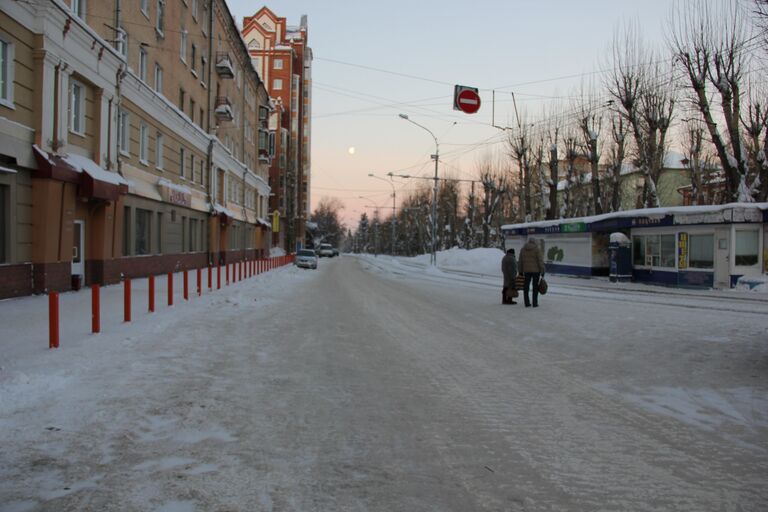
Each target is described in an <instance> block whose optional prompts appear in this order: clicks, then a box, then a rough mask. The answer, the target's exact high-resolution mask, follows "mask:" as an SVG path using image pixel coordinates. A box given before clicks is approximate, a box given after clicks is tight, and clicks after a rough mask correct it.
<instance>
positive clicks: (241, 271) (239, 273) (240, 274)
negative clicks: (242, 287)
mask: <svg viewBox="0 0 768 512" xmlns="http://www.w3.org/2000/svg"><path fill="white" fill-rule="evenodd" d="M244 265H245V262H244V261H243V260H240V265H239V266H238V267H239V268H238V271H237V276H238V278H239V279H238V281H242V280H243V277H244V276H243V274H244V273H245V272H243V270H244V268H245V267H244Z"/></svg>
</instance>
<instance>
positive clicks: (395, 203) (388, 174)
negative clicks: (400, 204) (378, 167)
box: [368, 172, 397, 256]
mask: <svg viewBox="0 0 768 512" xmlns="http://www.w3.org/2000/svg"><path fill="white" fill-rule="evenodd" d="M387 176H389V181H387V180H385V179H384V178H380V177H378V176H376V175H375V174H373V173H372V172H370V173H368V177H370V178H375V179H377V180H381V181H384V182H386V183H388V184H389V186H390V187H392V256H394V255H395V236H396V235H395V223H396V222H397V215H395V214H396V211H397V202H396V200H395V184H394V183H393V182H392V173H391V172H390V173H387Z"/></svg>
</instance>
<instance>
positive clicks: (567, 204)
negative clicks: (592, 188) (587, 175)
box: [560, 127, 579, 218]
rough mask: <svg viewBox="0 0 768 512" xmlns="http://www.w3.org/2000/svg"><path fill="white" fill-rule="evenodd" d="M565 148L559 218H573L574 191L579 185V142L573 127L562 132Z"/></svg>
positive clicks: (574, 205) (574, 209)
mask: <svg viewBox="0 0 768 512" xmlns="http://www.w3.org/2000/svg"><path fill="white" fill-rule="evenodd" d="M563 145H564V146H565V179H564V180H563V200H562V204H561V205H560V217H563V218H569V217H573V216H574V214H575V213H576V210H577V207H576V204H575V203H576V201H575V190H576V188H577V186H578V184H579V174H578V172H577V169H576V160H577V159H578V157H579V142H578V139H577V133H576V130H575V128H574V127H566V128H565V130H564V132H563Z"/></svg>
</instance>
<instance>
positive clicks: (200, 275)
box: [197, 267, 203, 297]
mask: <svg viewBox="0 0 768 512" xmlns="http://www.w3.org/2000/svg"><path fill="white" fill-rule="evenodd" d="M202 294H203V269H201V268H200V267H198V268H197V296H198V297H199V296H201V295H202Z"/></svg>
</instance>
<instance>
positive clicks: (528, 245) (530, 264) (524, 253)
mask: <svg viewBox="0 0 768 512" xmlns="http://www.w3.org/2000/svg"><path fill="white" fill-rule="evenodd" d="M517 268H518V270H519V271H520V274H521V275H522V276H524V278H525V281H524V284H523V298H524V299H525V307H527V308H529V307H531V301H530V295H529V290H530V288H531V285H533V307H535V308H537V307H539V292H540V288H539V283H540V281H539V279H541V278H543V277H544V272H546V270H547V268H546V266H545V265H544V257H543V256H542V254H541V249H540V248H539V244H538V243H536V239H535V238H533V237H530V238H528V241H527V242H525V245H524V246H523V248H522V249H521V250H520V260H519V261H518V265H517ZM546 286H547V284H546V281H545V282H544V287H545V289H546ZM542 295H543V294H542Z"/></svg>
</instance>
